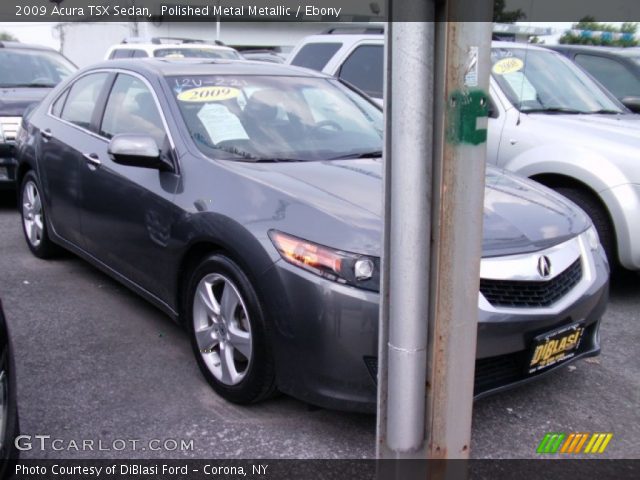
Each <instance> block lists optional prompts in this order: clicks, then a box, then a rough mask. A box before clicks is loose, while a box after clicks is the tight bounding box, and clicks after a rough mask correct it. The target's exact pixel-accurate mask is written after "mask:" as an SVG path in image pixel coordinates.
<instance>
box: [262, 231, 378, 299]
mask: <svg viewBox="0 0 640 480" xmlns="http://www.w3.org/2000/svg"><path fill="white" fill-rule="evenodd" d="M269 238H270V239H271V241H272V242H273V245H274V246H275V247H276V249H277V250H278V252H279V253H280V256H281V257H282V258H283V259H284V260H285V261H286V262H288V263H291V264H292V265H296V266H297V267H300V268H303V269H304V270H307V271H309V272H312V273H315V274H316V275H319V276H321V277H324V278H326V279H328V280H331V281H334V282H338V283H343V284H348V285H352V286H355V287H359V288H364V289H366V290H373V291H376V292H377V291H378V290H379V288H380V260H379V259H378V258H376V257H370V256H367V255H358V254H356V253H349V252H343V251H341V250H335V249H333V248H329V247H325V246H323V245H318V244H316V243H312V242H309V241H307V240H303V239H301V238H298V237H294V236H293V235H288V234H286V233H282V232H279V231H277V230H271V231H270V232H269Z"/></svg>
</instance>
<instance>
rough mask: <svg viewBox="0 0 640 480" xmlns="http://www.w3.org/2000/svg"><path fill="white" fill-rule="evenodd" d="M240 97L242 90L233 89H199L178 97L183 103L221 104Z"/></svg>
mask: <svg viewBox="0 0 640 480" xmlns="http://www.w3.org/2000/svg"><path fill="white" fill-rule="evenodd" d="M238 95H240V90H238V89H237V88H233V87H220V86H217V87H199V88H192V89H190V90H186V91H184V92H182V93H180V94H179V95H178V100H180V101H181V102H201V103H206V102H220V101H222V100H229V99H231V98H236V97H237V96H238Z"/></svg>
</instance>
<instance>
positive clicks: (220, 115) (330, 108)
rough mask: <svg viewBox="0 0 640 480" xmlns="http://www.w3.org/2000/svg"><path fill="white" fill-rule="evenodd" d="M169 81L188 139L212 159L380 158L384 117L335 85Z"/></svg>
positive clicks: (319, 81) (287, 80)
mask: <svg viewBox="0 0 640 480" xmlns="http://www.w3.org/2000/svg"><path fill="white" fill-rule="evenodd" d="M168 81H169V85H170V87H171V89H172V90H173V92H174V95H175V97H176V100H177V102H178V105H179V107H180V111H181V112H182V116H183V118H184V120H185V123H186V124H187V128H188V130H189V133H190V135H191V137H192V138H193V140H194V141H195V143H196V145H197V146H198V148H199V149H200V150H201V151H202V152H203V153H204V154H205V155H208V156H210V157H212V158H218V159H236V160H244V161H304V160H331V159H337V158H352V157H353V158H357V157H361V156H380V150H382V127H383V123H382V112H381V111H380V110H379V109H378V108H377V107H375V106H374V105H372V104H371V103H370V102H368V101H367V100H366V99H364V98H363V97H362V96H360V95H359V94H357V93H355V92H354V91H352V90H351V89H349V88H347V87H346V86H344V85H342V84H341V83H339V82H338V81H337V80H333V79H325V78H308V77H280V76H250V75H247V76H228V75H224V76H223V75H220V76H189V77H170V78H168Z"/></svg>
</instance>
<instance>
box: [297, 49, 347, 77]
mask: <svg viewBox="0 0 640 480" xmlns="http://www.w3.org/2000/svg"><path fill="white" fill-rule="evenodd" d="M341 46H342V44H341V43H308V44H307V45H305V46H304V47H302V48H301V49H300V51H299V52H298V54H297V55H296V56H295V58H294V59H293V60H291V65H296V66H298V67H305V68H311V69H313V70H318V71H322V69H323V68H324V67H325V65H326V64H327V62H328V61H329V60H331V57H333V56H334V55H335V53H336V52H337V51H338V50H339V49H340V47H341Z"/></svg>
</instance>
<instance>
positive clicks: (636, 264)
mask: <svg viewBox="0 0 640 480" xmlns="http://www.w3.org/2000/svg"><path fill="white" fill-rule="evenodd" d="M600 196H601V197H602V200H603V201H604V203H605V204H606V205H607V208H608V209H609V214H610V215H611V219H612V221H613V225H614V227H615V231H616V240H617V247H618V259H619V260H620V264H621V265H622V266H623V267H624V268H627V269H629V270H640V243H639V242H638V240H637V239H638V238H639V237H640V222H638V211H640V185H636V184H632V183H628V184H626V185H618V186H617V187H614V188H610V189H608V190H605V191H603V192H600Z"/></svg>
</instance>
